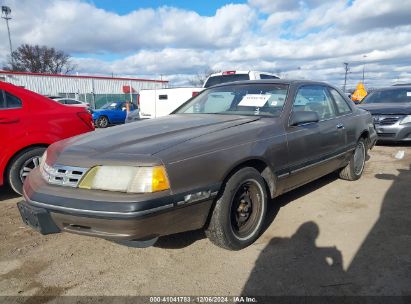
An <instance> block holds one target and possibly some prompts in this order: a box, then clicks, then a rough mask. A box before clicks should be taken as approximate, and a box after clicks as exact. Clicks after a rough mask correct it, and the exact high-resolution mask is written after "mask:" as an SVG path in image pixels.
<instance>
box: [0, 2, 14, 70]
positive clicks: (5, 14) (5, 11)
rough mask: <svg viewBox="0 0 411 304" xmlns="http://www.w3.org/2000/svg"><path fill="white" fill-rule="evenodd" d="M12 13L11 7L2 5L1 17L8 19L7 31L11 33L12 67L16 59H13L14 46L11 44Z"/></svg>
mask: <svg viewBox="0 0 411 304" xmlns="http://www.w3.org/2000/svg"><path fill="white" fill-rule="evenodd" d="M10 13H11V9H10V7H8V6H2V7H1V14H2V16H1V18H3V19H4V20H6V25H7V33H8V34H9V46H10V59H11V65H12V68H13V66H14V61H13V47H12V45H11V36H10V27H9V20H10V19H11V17H9V15H10Z"/></svg>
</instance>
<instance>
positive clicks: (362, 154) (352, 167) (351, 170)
mask: <svg viewBox="0 0 411 304" xmlns="http://www.w3.org/2000/svg"><path fill="white" fill-rule="evenodd" d="M366 157H367V145H366V143H365V140H364V139H363V138H360V139H359V140H358V142H357V145H356V146H355V150H354V152H353V154H352V156H351V159H350V162H349V163H348V165H347V166H345V167H344V168H343V169H342V170H341V171H340V178H341V179H345V180H349V181H355V180H358V179H359V178H360V177H361V175H362V173H363V172H364V166H365V160H366Z"/></svg>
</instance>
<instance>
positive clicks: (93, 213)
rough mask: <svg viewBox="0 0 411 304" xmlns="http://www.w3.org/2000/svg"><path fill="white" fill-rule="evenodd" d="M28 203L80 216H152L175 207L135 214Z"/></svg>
mask: <svg viewBox="0 0 411 304" xmlns="http://www.w3.org/2000/svg"><path fill="white" fill-rule="evenodd" d="M25 199H26V201H27V202H28V203H29V204H30V205H33V206H36V207H41V208H46V209H48V210H58V211H63V212H69V213H73V212H74V213H78V215H81V214H85V215H122V216H130V217H131V216H140V215H146V214H150V213H153V212H156V211H160V210H164V209H169V208H172V207H173V206H174V205H173V204H168V205H164V206H160V207H156V208H152V209H148V210H142V211H133V212H114V211H97V210H87V209H76V208H69V207H63V206H55V205H49V204H45V203H40V202H36V201H32V200H30V199H28V198H27V197H26V198H25Z"/></svg>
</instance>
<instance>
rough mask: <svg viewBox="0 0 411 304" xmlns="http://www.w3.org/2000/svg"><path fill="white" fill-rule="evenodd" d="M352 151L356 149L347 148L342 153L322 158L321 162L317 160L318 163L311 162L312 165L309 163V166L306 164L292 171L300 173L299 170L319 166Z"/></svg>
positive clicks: (292, 172)
mask: <svg viewBox="0 0 411 304" xmlns="http://www.w3.org/2000/svg"><path fill="white" fill-rule="evenodd" d="M351 151H354V149H350V150H347V151H345V152H342V153H340V154H337V155H334V156H331V157H329V158H326V159H323V160H320V161H319V162H316V163H313V164H310V165H307V166H304V167H301V168H298V169H295V170H292V171H291V174H295V173H298V172H300V171H303V170H306V169H309V168H311V167H314V166H317V165H321V164H323V163H325V162H327V161H330V160H332V159H334V158H338V157H340V156H343V155H344V154H347V153H348V152H351Z"/></svg>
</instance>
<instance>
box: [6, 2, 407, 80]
mask: <svg viewBox="0 0 411 304" xmlns="http://www.w3.org/2000/svg"><path fill="white" fill-rule="evenodd" d="M5 4H7V5H9V6H11V7H12V10H13V11H12V14H13V19H12V20H11V24H10V25H11V30H12V38H13V43H14V45H15V46H17V45H19V44H20V43H37V44H45V45H50V46H55V47H57V48H61V49H63V50H65V51H67V52H70V53H73V54H74V55H75V57H76V58H75V61H76V63H77V65H78V72H80V73H88V74H91V73H99V74H111V73H114V74H116V75H121V74H123V75H145V76H147V77H156V78H158V77H160V75H164V76H163V77H165V78H169V79H170V80H173V81H175V83H179V84H181V83H184V79H188V78H190V76H189V75H191V74H195V73H197V72H198V71H203V70H205V69H207V68H211V69H215V70H226V69H227V70H232V69H245V70H248V69H259V70H268V71H270V72H275V73H278V74H280V75H281V76H283V77H284V76H287V77H298V78H309V79H318V80H327V81H330V82H332V83H334V84H337V85H341V84H342V81H343V77H344V69H343V65H342V62H350V66H351V73H350V74H349V81H350V84H352V85H354V84H355V82H357V81H358V80H360V79H361V77H362V67H363V64H364V63H366V71H368V72H367V73H366V75H367V76H368V79H369V81H370V85H373V84H376V85H384V84H390V83H391V82H392V81H393V80H397V79H399V80H400V81H401V80H406V79H407V81H408V80H409V79H410V72H409V71H410V69H408V70H407V69H406V68H404V67H410V66H411V58H410V57H409V54H410V52H411V0H403V1H401V5H398V4H397V3H396V2H395V1H383V0H361V1H359V0H357V1H354V2H353V3H351V4H349V3H347V2H346V1H343V0H335V1H319V0H290V1H285V0H277V1H271V0H249V2H248V3H246V4H236V5H234V4H231V5H226V6H223V7H221V8H220V9H218V10H217V12H216V14H215V15H214V16H210V17H207V16H201V15H199V14H198V13H196V12H194V11H187V10H183V9H178V8H173V7H160V8H158V9H140V10H136V11H133V12H130V13H128V14H126V15H119V14H116V13H113V12H108V11H105V10H102V9H99V8H96V7H95V6H93V5H92V4H89V3H85V2H81V1H80V0H75V1H63V0H38V1H35V2H34V1H28V0H19V1H17V0H9V1H7V2H6V3H5ZM0 39H1V40H2V41H5V42H6V41H7V33H6V30H5V27H4V26H0ZM6 54H8V45H7V43H2V44H1V45H0V62H1V61H3V62H4V61H5V56H6ZM365 54H366V55H367V57H366V58H365V59H364V58H363V55H365ZM96 55H98V56H96ZM95 58H106V60H103V59H95ZM112 58H116V59H112ZM119 58H120V59H119ZM150 75H151V76H150Z"/></svg>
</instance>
